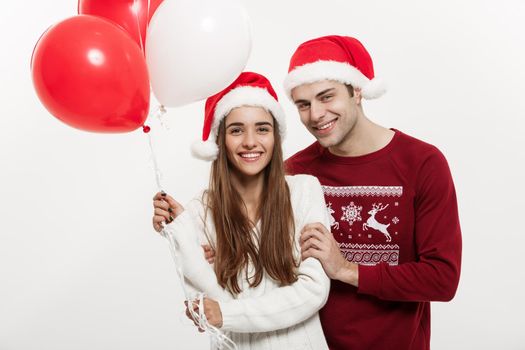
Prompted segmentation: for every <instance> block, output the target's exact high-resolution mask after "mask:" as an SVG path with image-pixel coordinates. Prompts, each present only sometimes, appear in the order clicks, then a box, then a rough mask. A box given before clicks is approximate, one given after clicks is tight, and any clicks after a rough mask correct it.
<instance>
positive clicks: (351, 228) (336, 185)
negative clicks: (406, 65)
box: [285, 36, 461, 350]
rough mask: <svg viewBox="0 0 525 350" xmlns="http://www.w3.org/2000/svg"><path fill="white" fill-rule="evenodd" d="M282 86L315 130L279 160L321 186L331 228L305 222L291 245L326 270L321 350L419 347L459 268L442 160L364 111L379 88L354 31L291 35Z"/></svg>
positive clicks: (425, 343) (453, 206)
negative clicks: (434, 304) (298, 38)
mask: <svg viewBox="0 0 525 350" xmlns="http://www.w3.org/2000/svg"><path fill="white" fill-rule="evenodd" d="M285 90H286V92H287V93H288V95H289V97H290V98H291V99H292V100H293V102H294V103H295V105H296V106H297V109H298V111H299V115H300V117H301V121H302V123H303V124H304V125H305V127H306V128H307V129H308V131H309V132H310V133H311V134H312V135H313V136H315V138H316V139H317V141H316V142H315V143H313V144H312V145H310V146H309V147H307V148H305V149H304V150H302V151H300V152H298V153H297V154H295V155H294V156H292V157H291V158H290V159H288V160H287V169H288V171H289V172H290V173H292V174H310V175H314V176H316V177H317V178H318V179H319V181H320V182H321V184H322V185H323V190H324V194H325V199H326V204H327V211H328V213H329V216H330V225H331V232H329V231H327V230H326V229H324V228H323V227H322V226H321V225H315V224H314V225H308V226H307V227H305V228H304V229H303V233H302V237H301V248H302V256H303V258H306V257H309V256H313V257H315V258H318V259H319V260H320V261H321V263H322V265H323V267H324V269H325V271H326V273H327V274H328V276H329V277H330V278H332V279H333V281H332V287H331V291H330V296H329V298H328V302H327V304H326V305H325V307H324V308H323V309H322V310H321V322H322V324H323V329H324V332H325V335H326V337H327V341H328V345H329V346H330V349H332V350H338V349H341V350H343V349H344V350H352V349H374V350H378V349H395V350H404V349H414V350H420V349H429V348H430V301H449V300H451V299H452V298H453V297H454V294H455V292H456V288H457V285H458V281H459V275H460V264H461V232H460V226H459V219H458V213H457V203H456V194H455V190H454V184H453V181H452V177H451V175H450V171H449V168H448V165H447V161H446V160H445V158H444V157H443V155H442V154H441V152H440V151H439V150H438V149H437V148H435V147H434V146H432V145H429V144H427V143H424V142H422V141H419V140H417V139H415V138H413V137H410V136H408V135H406V134H404V133H402V132H401V131H398V130H395V129H387V128H384V127H382V126H379V125H377V124H375V123H374V122H372V121H371V120H370V119H368V118H367V117H366V115H365V114H364V111H363V106H362V101H363V98H364V99H370V98H376V97H379V96H381V95H382V94H383V93H384V91H385V90H384V88H383V86H382V84H381V82H380V81H378V80H377V79H375V78H374V69H373V65H372V59H371V57H370V55H369V54H368V52H367V51H366V49H365V48H364V46H363V45H362V44H361V43H360V42H359V41H358V40H356V39H354V38H350V37H341V36H327V37H321V38H317V39H313V40H310V41H307V42H305V43H303V44H301V45H300V46H299V47H298V49H297V51H296V52H295V54H294V55H293V56H292V58H291V61H290V68H289V74H288V76H287V78H286V81H285Z"/></svg>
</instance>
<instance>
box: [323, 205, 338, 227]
mask: <svg viewBox="0 0 525 350" xmlns="http://www.w3.org/2000/svg"><path fill="white" fill-rule="evenodd" d="M326 209H327V210H328V215H329V216H330V227H332V226H334V227H335V228H336V230H338V229H339V223H338V222H337V221H335V218H334V216H333V215H332V214H334V213H335V211H334V210H333V209H332V203H331V202H329V203H328V205H327V206H326Z"/></svg>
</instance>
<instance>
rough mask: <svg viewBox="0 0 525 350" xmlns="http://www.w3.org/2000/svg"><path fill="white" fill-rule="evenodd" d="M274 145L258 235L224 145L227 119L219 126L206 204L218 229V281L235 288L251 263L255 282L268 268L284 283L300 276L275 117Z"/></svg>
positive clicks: (266, 173)
mask: <svg viewBox="0 0 525 350" xmlns="http://www.w3.org/2000/svg"><path fill="white" fill-rule="evenodd" d="M273 130H274V131H273V132H274V140H275V141H274V149H273V154H272V158H271V160H270V162H269V163H268V165H267V166H266V168H265V169H264V185H263V194H262V197H261V201H260V204H259V207H258V215H257V217H258V218H260V220H261V229H260V232H259V237H258V240H257V235H255V234H254V230H255V223H253V222H251V221H250V220H249V218H248V216H247V211H246V206H245V204H244V202H243V200H242V198H241V195H240V194H239V192H238V191H237V190H236V189H235V188H234V186H233V185H232V182H231V169H230V165H229V162H228V158H227V150H226V145H225V140H226V131H225V126H224V119H223V121H222V122H221V124H220V126H219V131H218V137H217V144H218V146H219V154H218V156H217V159H216V160H215V161H214V162H213V164H212V166H211V175H210V184H209V189H208V191H207V206H208V209H209V211H210V212H211V215H212V218H213V223H214V225H215V231H216V237H217V240H216V247H215V274H216V275H217V281H218V283H219V284H220V285H221V286H222V287H223V288H227V289H228V290H229V291H230V292H231V293H233V294H239V293H240V292H241V288H240V287H239V282H238V280H237V278H238V277H239V275H240V272H241V271H242V269H243V268H245V267H247V266H248V263H252V264H253V267H254V274H253V276H248V275H247V274H248V272H247V271H248V270H246V276H243V277H244V278H246V280H247V281H248V283H249V285H250V286H251V287H255V286H258V285H259V284H260V283H261V280H262V278H263V275H264V273H265V272H266V273H267V274H268V275H269V276H270V277H271V278H273V279H274V280H276V281H278V283H279V284H280V285H288V284H291V283H293V282H295V281H296V280H297V271H296V268H297V266H298V265H297V262H296V261H295V259H294V256H293V249H294V244H293V243H294V242H293V240H294V232H295V227H294V220H293V211H292V204H291V201H290V189H289V188H288V184H287V183H286V181H285V178H284V175H285V172H284V164H283V152H282V147H281V137H280V134H279V125H278V124H277V122H276V121H275V119H274V129H273Z"/></svg>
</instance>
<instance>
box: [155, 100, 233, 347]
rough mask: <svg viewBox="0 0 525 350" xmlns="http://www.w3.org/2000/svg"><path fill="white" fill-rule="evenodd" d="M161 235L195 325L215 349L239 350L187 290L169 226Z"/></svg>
mask: <svg viewBox="0 0 525 350" xmlns="http://www.w3.org/2000/svg"><path fill="white" fill-rule="evenodd" d="M165 113H166V110H165V109H164V106H162V105H161V106H159V107H158V108H157V111H156V112H155V114H156V116H157V118H158V119H159V120H161V123H162V119H161V118H162V116H163V115H164V114H165ZM146 134H147V135H148V141H149V146H150V150H151V158H152V161H153V167H154V170H155V180H156V182H157V188H158V190H159V192H163V189H162V185H161V177H162V175H161V172H160V170H159V167H158V163H157V158H156V156H155V152H154V148H153V143H152V142H151V136H150V134H149V133H148V132H146ZM161 235H162V236H163V237H164V238H166V240H167V241H168V245H169V248H170V252H171V257H172V258H173V262H174V263H175V268H176V271H177V275H178V277H179V281H180V283H181V287H182V291H183V292H184V297H185V298H186V302H187V305H188V311H189V313H190V315H191V317H192V318H193V320H194V321H195V323H196V324H197V325H198V327H199V328H200V329H202V330H204V331H205V332H206V333H208V335H209V336H210V342H211V346H212V348H213V349H219V350H237V345H236V344H235V343H234V342H233V341H232V340H231V339H230V338H228V337H227V336H226V335H225V334H224V333H222V332H221V330H220V329H218V328H217V327H214V326H212V325H211V324H209V323H208V320H207V319H206V315H205V314H204V305H203V300H204V296H205V295H204V293H202V292H201V293H198V294H197V295H196V296H195V295H193V296H192V295H190V293H189V292H188V290H187V288H186V284H185V282H184V272H183V269H182V264H181V263H180V262H179V255H178V253H177V252H178V246H177V243H176V241H175V239H174V238H173V235H174V232H172V231H171V230H170V228H169V226H166V225H164V227H163V228H162V231H161ZM196 304H197V306H198V308H197V310H198V312H196V311H195V310H194V308H193V307H189V306H190V305H191V306H194V305H196Z"/></svg>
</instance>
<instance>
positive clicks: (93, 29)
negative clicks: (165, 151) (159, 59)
mask: <svg viewBox="0 0 525 350" xmlns="http://www.w3.org/2000/svg"><path fill="white" fill-rule="evenodd" d="M31 73H32V76H33V84H34V86H35V90H36V92H37V94H38V97H39V98H40V101H41V102H42V103H43V104H44V106H45V107H46V108H47V110H48V111H49V112H51V114H53V115H54V116H55V117H57V118H58V119H60V120H61V121H63V122H64V123H66V124H68V125H70V126H72V127H75V128H78V129H82V130H86V131H93V132H103V133H119V132H128V131H132V130H135V129H137V128H138V127H140V126H141V125H143V124H144V121H145V120H146V117H147V115H148V110H149V98H150V87H149V78H148V70H147V67H146V61H145V59H144V56H143V55H142V52H141V51H140V48H139V47H138V46H137V45H136V44H135V42H134V41H133V40H132V39H131V38H130V37H129V35H127V33H126V32H125V31H124V30H122V29H121V28H120V27H118V26H116V25H115V24H113V23H112V22H110V21H108V20H105V19H103V18H100V17H95V16H85V15H82V16H75V17H71V18H68V19H66V20H64V21H62V22H59V23H57V24H55V25H54V26H52V27H50V28H49V29H48V30H47V31H46V32H45V33H44V34H43V35H42V37H41V38H40V40H39V41H38V43H37V44H36V46H35V49H34V51H33V57H32V58H31Z"/></svg>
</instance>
